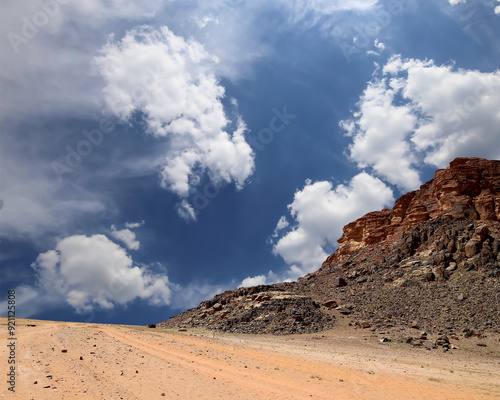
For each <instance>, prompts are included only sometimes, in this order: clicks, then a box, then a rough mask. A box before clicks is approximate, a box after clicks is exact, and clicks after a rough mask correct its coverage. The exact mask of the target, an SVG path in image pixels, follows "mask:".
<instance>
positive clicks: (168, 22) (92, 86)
mask: <svg viewBox="0 0 500 400" xmlns="http://www.w3.org/2000/svg"><path fill="white" fill-rule="evenodd" d="M1 7H2V17H1V18H2V24H1V25H2V28H1V35H0V36H1V39H0V46H1V54H2V56H1V61H0V62H1V67H2V68H1V69H0V90H1V94H2V97H1V109H0V121H1V126H2V131H1V134H2V141H1V149H0V151H1V154H0V156H1V165H0V167H1V180H0V190H1V192H0V198H1V202H0V205H1V208H0V235H1V237H0V239H1V242H0V291H1V293H4V294H5V296H4V295H2V299H4V300H3V302H2V304H0V313H1V315H4V314H6V305H5V298H6V293H7V290H9V289H16V292H17V306H18V308H17V311H18V316H24V317H34V318H46V319H55V320H59V319H61V320H70V321H93V322H104V323H126V324H146V323H151V322H159V321H162V320H165V319H167V318H168V317H170V316H172V315H174V314H176V313H178V312H181V311H183V310H185V309H187V308H190V307H194V306H196V305H197V304H198V303H199V302H200V301H202V300H204V299H206V298H209V297H211V296H213V295H214V294H216V293H218V292H221V291H224V290H228V289H233V288H237V287H239V286H242V285H254V284H262V283H274V282H279V281H284V280H295V279H297V278H298V277H300V276H303V275H305V274H307V273H309V272H312V271H314V270H316V269H318V268H319V267H320V266H321V262H322V261H323V260H324V259H325V258H326V256H327V255H329V254H330V253H331V252H333V251H334V250H335V248H336V241H337V239H338V238H339V237H340V236H341V234H342V227H343V226H344V225H345V224H347V223H348V222H350V221H352V220H354V219H356V218H358V217H360V216H362V215H363V214H365V213H366V212H369V211H372V210H377V209H381V208H383V207H391V206H392V205H393V202H394V200H395V199H396V198H397V197H399V196H400V195H401V194H403V193H406V192H407V191H410V190H415V189H417V188H418V187H419V186H420V184H422V183H424V182H425V181H427V180H429V179H431V178H432V176H433V173H434V171H435V170H436V169H437V168H443V167H446V166H447V165H448V163H449V162H450V161H451V160H453V159H454V158H455V157H460V156H476V157H484V158H490V159H500V132H499V131H498V126H500V114H499V113H498V109H499V104H500V72H499V65H500V41H499V37H500V2H498V1H494V0H478V1H472V0H469V1H465V0H462V1H460V0H450V1H447V0H440V1H425V0H424V1H413V0H409V1H404V2H402V1H401V2H400V1H394V0H387V1H382V0H355V1H352V0H351V1H347V0H345V1H344V0H337V1H335V0H331V1H326V0H295V1H286V0H276V1H274V2H266V1H261V0H256V1H238V0H232V1H231V0H218V1H216V0H208V1H201V0H199V1H198V0H189V1H182V2H181V1H178V0H169V1H165V0H164V1H161V0H148V1H144V2H131V1H123V0H112V1H103V0H93V1H89V2H70V1H67V0H42V1H40V2H39V1H25V2H2V4H1Z"/></svg>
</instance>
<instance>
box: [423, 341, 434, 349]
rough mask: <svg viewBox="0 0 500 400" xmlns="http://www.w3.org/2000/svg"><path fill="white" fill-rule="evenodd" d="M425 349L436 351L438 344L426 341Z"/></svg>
mask: <svg viewBox="0 0 500 400" xmlns="http://www.w3.org/2000/svg"><path fill="white" fill-rule="evenodd" d="M423 346H424V348H426V349H427V350H434V349H435V348H436V344H435V343H434V342H433V341H432V340H426V341H425V342H424V343H423Z"/></svg>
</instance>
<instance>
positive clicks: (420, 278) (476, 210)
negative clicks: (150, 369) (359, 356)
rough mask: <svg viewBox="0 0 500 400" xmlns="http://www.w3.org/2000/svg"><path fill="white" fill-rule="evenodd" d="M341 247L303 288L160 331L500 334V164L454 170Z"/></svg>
mask: <svg viewBox="0 0 500 400" xmlns="http://www.w3.org/2000/svg"><path fill="white" fill-rule="evenodd" d="M339 244H340V246H339V248H338V250H337V251H336V252H335V253H334V254H332V255H331V256H330V257H328V258H327V260H326V261H325V262H324V263H323V265H322V266H321V268H320V269H319V270H318V271H316V272H314V273H312V274H309V275H307V276H305V277H304V278H301V279H299V280H298V282H293V283H282V284H276V285H269V286H257V287H253V288H240V289H237V290H232V291H228V292H225V293H222V294H220V295H217V296H216V297H215V298H213V299H212V300H209V301H205V302H203V303H201V304H200V306H199V307H197V308H194V309H191V310H188V311H186V312H185V313H182V314H180V315H177V316H175V317H173V318H171V319H169V320H168V321H164V322H162V323H160V324H159V327H166V328H168V327H181V328H188V327H203V328H209V329H219V330H225V331H232V332H242V333H274V334H290V333H309V332H317V331H321V330H323V329H327V328H331V327H333V326H334V324H335V320H336V318H349V320H350V321H351V322H350V323H351V324H352V325H354V326H357V327H360V328H367V329H368V328H370V329H371V330H372V331H379V332H380V331H385V330H391V329H393V328H395V327H397V328H399V329H401V330H402V331H403V330H405V329H409V330H411V329H413V330H415V329H419V330H425V331H427V332H429V333H432V332H434V333H440V334H448V335H455V334H457V332H461V333H462V334H464V335H466V336H471V335H481V334H483V333H484V332H487V331H496V332H500V256H499V253H500V161H489V160H483V159H477V158H469V159H465V158H459V159H456V160H454V161H453V162H452V163H451V164H450V166H449V167H448V168H446V169H444V170H439V171H437V172H436V174H435V177H434V179H433V180H431V181H429V182H427V183H426V184H424V185H422V186H421V188H420V189H419V190H417V191H414V192H411V193H408V194H406V195H404V196H402V197H401V198H399V199H398V200H397V201H396V203H395V206H394V207H393V208H392V209H391V210H389V209H384V210H382V211H378V212H372V213H369V214H367V215H365V216H363V217H361V218H360V219H358V220H357V221H354V222H352V223H350V224H348V225H347V226H346V227H345V228H344V232H343V235H342V237H341V238H340V239H339ZM417 336H418V337H417V338H415V342H414V343H417V344H418V343H419V341H420V343H424V342H423V340H424V339H425V335H422V332H421V333H419V335H417ZM408 340H410V339H408ZM411 340H413V338H412V339H411ZM443 340H444V339H443Z"/></svg>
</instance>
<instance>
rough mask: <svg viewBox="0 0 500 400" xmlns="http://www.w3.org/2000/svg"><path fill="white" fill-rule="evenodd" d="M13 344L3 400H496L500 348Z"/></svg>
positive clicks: (141, 341)
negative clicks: (11, 370)
mask: <svg viewBox="0 0 500 400" xmlns="http://www.w3.org/2000/svg"><path fill="white" fill-rule="evenodd" d="M0 324H1V329H2V330H3V332H4V334H3V336H4V340H5V342H6V343H7V342H8V341H9V340H8V333H7V332H8V331H7V322H6V319H5V318H2V319H0ZM30 325H31V326H30ZM33 325H35V326H33ZM16 341H17V342H16V349H15V359H16V364H15V366H16V370H15V372H16V377H15V382H16V386H15V393H12V392H11V391H9V390H8V387H9V384H8V383H7V380H8V377H7V375H6V374H7V372H8V368H9V365H8V362H7V360H8V357H9V354H10V348H9V347H7V346H6V345H3V346H2V347H1V360H2V371H3V375H2V376H3V377H4V379H3V383H2V384H1V388H0V397H2V398H10V399H23V400H30V399H34V400H44V399H47V400H49V399H50V400H53V399H106V400H118V399H126V400H133V399H140V400H143V399H144V400H146V399H147V400H150V399H189V400H191V399H206V400H212V399H231V400H236V399H245V400H246V399H248V400H258V399H269V400H271V399H272V400H278V399H301V400H302V399H325V400H327V399H328V400H332V399H335V400H344V399H373V400H375V399H384V400H386V399H397V400H405V399H425V400H431V399H436V400H437V399H448V400H474V399H490V400H491V399H500V357H499V355H500V352H499V350H500V349H499V344H500V343H499V341H498V338H496V337H491V336H490V337H488V338H486V339H482V341H483V342H485V343H486V344H487V347H479V346H477V343H476V341H477V340H476V339H461V340H460V341H459V342H457V347H459V349H457V350H452V351H450V352H447V353H444V352H443V351H442V350H441V349H440V350H432V351H429V350H424V349H413V348H411V347H409V346H408V345H404V344H399V343H397V342H396V341H393V342H389V343H380V341H379V338H378V337H377V336H376V335H374V334H370V332H367V331H366V330H354V329H353V328H351V327H348V326H339V327H338V328H335V329H332V330H330V331H327V332H322V333H317V334H310V335H295V336H270V335H235V334H221V333H216V334H214V333H212V332H208V331H205V332H202V331H194V330H188V331H185V332H179V331H177V330H162V329H148V328H145V327H140V326H119V325H100V324H89V323H69V322H53V321H39V320H25V319H18V320H17V321H16ZM7 344H8V343H7Z"/></svg>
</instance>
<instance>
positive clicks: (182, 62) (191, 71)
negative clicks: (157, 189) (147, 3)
mask: <svg viewBox="0 0 500 400" xmlns="http://www.w3.org/2000/svg"><path fill="white" fill-rule="evenodd" d="M95 64H96V65H97V68H98V70H99V71H100V73H101V75H102V76H103V78H104V79H105V81H106V86H105V88H104V90H103V94H104V99H105V104H106V110H107V112H108V113H110V114H112V115H114V116H117V117H119V118H121V119H122V120H124V121H129V120H130V119H131V118H132V117H133V116H134V115H136V114H137V113H140V114H141V115H142V116H143V119H144V121H145V123H146V125H147V131H148V132H149V133H150V134H152V135H154V136H156V137H158V138H168V140H169V149H168V151H167V153H166V154H165V157H164V161H163V164H162V165H161V179H162V185H163V186H164V187H166V188H168V189H170V190H172V191H173V192H175V193H177V194H178V195H179V196H181V197H186V196H188V194H189V193H190V190H191V189H192V188H193V186H195V185H196V184H197V183H198V182H199V180H200V177H201V175H202V174H204V173H207V174H208V177H209V178H210V179H211V180H212V182H214V183H215V184H222V183H232V182H234V183H235V184H236V186H237V188H241V187H243V185H244V184H245V182H246V180H247V179H248V178H249V176H250V175H251V174H252V173H253V170H254V153H253V150H252V148H251V147H250V145H249V144H248V143H247V142H246V139H245V132H246V130H247V129H246V125H245V123H244V121H243V120H241V119H239V120H237V121H230V120H228V118H227V116H226V114H225V112H224V107H223V104H222V102H221V100H222V98H223V97H224V87H223V86H221V85H220V84H219V82H218V80H217V78H216V76H215V75H214V71H215V67H216V64H217V59H216V58H215V57H212V56H210V55H209V54H208V53H207V52H206V51H205V49H204V48H203V46H202V45H201V44H200V43H198V42H196V41H194V40H185V39H184V38H182V37H179V36H176V35H175V34H173V33H172V32H171V31H170V30H169V29H168V28H167V27H163V28H161V29H159V30H155V29H152V28H148V27H142V28H140V29H134V30H131V31H129V32H127V34H126V35H125V37H124V38H123V39H122V40H121V41H119V42H110V43H108V44H107V45H106V46H105V47H104V48H103V49H102V54H101V56H99V57H96V58H95ZM231 122H234V125H235V128H234V129H232V128H231V129H230V123H231Z"/></svg>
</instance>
